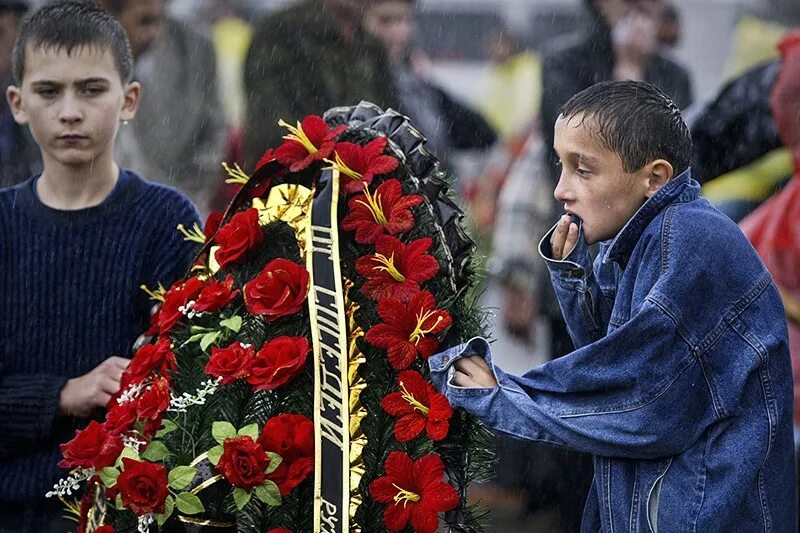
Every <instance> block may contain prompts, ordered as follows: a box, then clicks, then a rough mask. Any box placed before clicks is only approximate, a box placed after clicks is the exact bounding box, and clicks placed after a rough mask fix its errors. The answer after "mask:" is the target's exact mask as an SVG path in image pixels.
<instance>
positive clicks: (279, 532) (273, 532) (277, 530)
mask: <svg viewBox="0 0 800 533" xmlns="http://www.w3.org/2000/svg"><path fill="white" fill-rule="evenodd" d="M267 533H292V530H291V529H286V528H285V527H274V528H272V529H270V530H269V531H267Z"/></svg>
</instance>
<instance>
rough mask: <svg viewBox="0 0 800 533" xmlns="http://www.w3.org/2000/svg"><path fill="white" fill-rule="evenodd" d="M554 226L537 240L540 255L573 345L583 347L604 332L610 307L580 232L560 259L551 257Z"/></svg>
mask: <svg viewBox="0 0 800 533" xmlns="http://www.w3.org/2000/svg"><path fill="white" fill-rule="evenodd" d="M555 227H556V226H553V227H552V228H550V231H548V232H547V234H545V236H544V237H543V238H542V240H541V241H540V242H539V255H541V256H542V258H543V259H544V260H545V262H546V264H547V268H548V269H549V270H550V280H551V282H552V284H553V289H554V290H555V293H556V297H557V298H558V304H559V306H560V307H561V313H562V314H563V316H564V321H565V322H566V324H567V330H568V331H569V335H570V337H571V338H572V342H573V343H574V344H575V347H576V348H579V347H581V346H586V345H587V344H590V343H592V342H594V341H596V340H597V339H599V338H600V337H601V336H602V335H604V334H605V332H606V329H607V328H608V320H609V317H610V316H611V309H610V308H609V306H608V305H607V304H606V301H605V298H603V294H602V291H601V290H600V285H599V283H598V282H597V279H596V277H595V274H594V270H593V268H592V258H591V255H590V254H589V246H588V245H587V244H586V239H585V238H584V236H583V231H582V228H581V231H580V232H579V237H578V242H577V243H576V244H575V247H574V248H573V249H572V250H571V251H570V253H569V255H567V257H565V258H564V259H562V260H557V259H553V258H552V255H553V254H552V249H551V247H550V236H551V235H552V234H553V231H555Z"/></svg>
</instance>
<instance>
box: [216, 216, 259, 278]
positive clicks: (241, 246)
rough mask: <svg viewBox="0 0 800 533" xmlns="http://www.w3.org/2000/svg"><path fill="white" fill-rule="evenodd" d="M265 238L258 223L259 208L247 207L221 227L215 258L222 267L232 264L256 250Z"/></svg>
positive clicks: (218, 232) (218, 233)
mask: <svg viewBox="0 0 800 533" xmlns="http://www.w3.org/2000/svg"><path fill="white" fill-rule="evenodd" d="M263 240H264V232H263V231H262V230H261V226H259V225H258V210H257V209H255V208H252V207H251V208H249V209H245V210H244V211H240V212H239V213H236V214H235V215H233V217H231V219H230V221H228V223H227V224H225V225H224V226H222V227H221V228H219V230H217V234H216V242H217V244H218V245H219V249H218V250H217V251H216V253H215V255H214V258H215V259H216V260H217V263H219V266H220V267H222V268H225V267H227V266H228V265H232V264H234V263H236V262H237V261H239V260H240V259H242V258H243V257H244V256H245V255H247V254H248V253H250V252H252V251H253V250H255V249H256V248H257V247H258V245H259V244H261V241H263Z"/></svg>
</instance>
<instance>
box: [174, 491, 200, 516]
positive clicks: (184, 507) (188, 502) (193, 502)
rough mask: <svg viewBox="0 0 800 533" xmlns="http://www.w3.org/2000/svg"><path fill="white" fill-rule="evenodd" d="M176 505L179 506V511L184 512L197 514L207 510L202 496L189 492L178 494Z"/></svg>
mask: <svg viewBox="0 0 800 533" xmlns="http://www.w3.org/2000/svg"><path fill="white" fill-rule="evenodd" d="M175 505H177V506H178V511H180V512H182V513H183V514H197V513H202V512H203V511H205V510H206V508H205V507H203V502H201V501H200V498H198V497H197V496H196V495H194V494H192V493H189V492H181V493H180V494H178V496H177V498H175Z"/></svg>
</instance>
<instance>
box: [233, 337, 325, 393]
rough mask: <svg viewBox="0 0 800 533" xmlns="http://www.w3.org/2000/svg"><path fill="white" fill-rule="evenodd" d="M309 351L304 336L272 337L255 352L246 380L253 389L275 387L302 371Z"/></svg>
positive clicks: (309, 348)
mask: <svg viewBox="0 0 800 533" xmlns="http://www.w3.org/2000/svg"><path fill="white" fill-rule="evenodd" d="M310 351H311V346H309V344H308V339H306V338H305V337H285V336H284V337H278V338H276V339H273V340H271V341H269V342H267V343H265V344H264V346H263V347H262V348H261V349H260V350H259V351H258V353H257V354H256V358H255V360H254V361H253V364H252V366H251V367H250V376H248V378H247V381H248V383H250V384H251V385H253V390H272V389H276V388H278V387H280V386H281V385H283V384H285V383H288V382H289V381H290V380H292V379H293V378H294V377H295V376H297V375H298V374H299V373H300V372H302V370H303V366H304V365H305V364H306V357H308V353H309V352H310Z"/></svg>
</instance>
